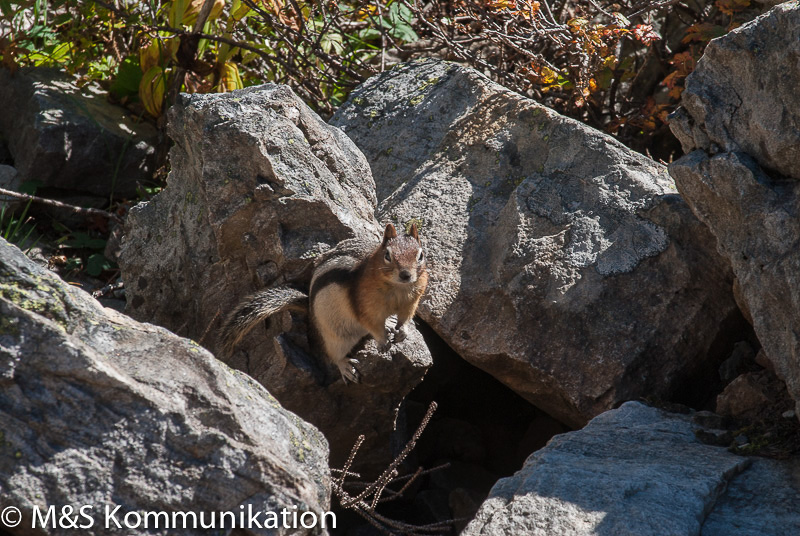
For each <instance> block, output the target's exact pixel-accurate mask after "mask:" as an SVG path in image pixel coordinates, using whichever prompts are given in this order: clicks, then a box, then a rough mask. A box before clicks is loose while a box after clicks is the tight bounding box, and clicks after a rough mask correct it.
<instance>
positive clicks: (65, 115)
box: [0, 68, 158, 197]
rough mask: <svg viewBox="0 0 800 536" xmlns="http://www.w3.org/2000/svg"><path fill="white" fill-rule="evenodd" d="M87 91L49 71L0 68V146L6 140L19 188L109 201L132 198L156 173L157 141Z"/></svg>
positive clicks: (150, 131) (152, 129)
mask: <svg viewBox="0 0 800 536" xmlns="http://www.w3.org/2000/svg"><path fill="white" fill-rule="evenodd" d="M106 99H107V97H106V95H105V92H103V91H101V90H100V89H99V88H95V87H94V86H92V85H88V86H86V87H84V88H82V89H79V88H78V87H77V85H76V84H75V81H74V80H73V79H72V78H70V77H69V76H67V75H65V74H64V73H62V72H59V71H56V70H53V69H20V70H19V71H17V72H16V73H14V74H11V73H10V72H9V71H8V70H6V69H2V68H0V102H3V103H5V105H4V106H2V107H0V140H5V143H6V144H7V145H8V149H9V152H10V153H11V156H12V158H13V161H14V167H15V168H17V171H18V172H19V181H20V182H23V183H24V182H27V181H35V182H36V183H38V185H39V187H40V188H44V189H47V188H51V190H48V191H49V192H50V195H51V196H52V195H58V194H60V193H61V191H63V190H69V191H71V192H74V193H80V194H84V195H85V194H90V195H95V196H102V197H108V196H109V195H111V194H117V195H122V196H131V195H134V194H135V193H136V184H137V182H141V183H144V184H147V182H148V181H150V180H151V179H152V173H153V171H154V167H155V160H156V149H155V145H156V143H157V139H158V133H157V132H156V129H155V127H153V126H152V125H149V124H147V123H145V122H138V123H137V122H136V121H134V120H133V119H132V118H130V117H129V116H128V114H126V113H125V110H124V109H123V108H121V107H119V106H115V105H113V104H110V103H108V102H107V100H106Z"/></svg>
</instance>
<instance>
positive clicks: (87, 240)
mask: <svg viewBox="0 0 800 536" xmlns="http://www.w3.org/2000/svg"><path fill="white" fill-rule="evenodd" d="M64 245H65V246H67V247H70V248H88V249H104V248H105V247H106V241H105V240H103V239H102V238H92V237H91V236H89V235H88V234H86V233H82V232H80V231H78V232H76V233H74V234H73V235H72V239H71V240H67V241H66V242H64Z"/></svg>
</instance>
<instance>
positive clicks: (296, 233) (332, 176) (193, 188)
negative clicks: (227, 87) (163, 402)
mask: <svg viewBox="0 0 800 536" xmlns="http://www.w3.org/2000/svg"><path fill="white" fill-rule="evenodd" d="M170 114H171V115H170V121H169V134H170V136H171V137H172V139H173V141H174V142H175V145H174V147H173V148H172V150H171V153H170V162H171V166H172V171H171V173H170V176H169V178H168V179H167V187H166V188H165V189H164V190H163V191H162V192H161V193H160V194H158V195H157V196H156V197H154V198H153V199H152V200H151V201H149V202H148V203H144V204H140V205H137V206H136V207H134V208H133V209H132V210H131V212H130V216H129V218H128V222H127V227H126V235H125V237H124V238H123V241H122V249H121V252H120V258H119V264H120V268H121V270H122V276H123V279H124V281H125V286H126V291H127V298H128V308H127V311H128V312H129V313H130V314H131V315H132V316H134V317H135V318H138V319H141V320H147V321H150V322H154V323H156V324H159V325H162V326H165V327H167V328H169V329H171V330H173V331H175V332H176V333H179V334H181V335H184V336H188V337H191V338H194V339H195V340H198V341H199V342H200V343H202V344H204V345H206V346H208V347H209V348H211V349H218V345H217V341H216V332H217V329H218V327H219V325H220V323H221V320H222V318H224V317H225V315H227V314H228V312H229V311H231V310H232V309H233V308H234V307H235V305H236V304H237V303H238V302H239V301H241V300H242V299H244V298H245V297H247V296H248V295H249V294H251V293H253V292H255V291H257V290H260V289H262V288H264V287H267V286H271V285H281V284H286V283H291V284H293V285H295V286H297V287H298V288H301V289H302V290H304V291H307V290H308V283H309V281H310V275H311V267H312V264H313V262H314V259H315V258H318V257H320V255H321V254H323V253H324V252H327V251H329V250H330V249H331V248H332V247H334V246H335V245H336V244H337V243H339V242H340V241H344V240H349V241H350V242H353V243H354V244H364V243H367V244H368V246H367V247H374V246H375V245H377V244H378V242H379V237H380V233H379V229H378V225H377V222H376V221H375V219H374V216H373V211H374V207H375V190H374V182H373V180H372V176H371V175H370V171H369V165H368V164H367V162H366V160H365V159H364V157H363V155H361V153H359V151H358V149H357V148H356V147H355V145H354V144H353V143H352V142H351V141H350V140H349V139H348V138H347V136H345V135H344V134H343V133H342V132H341V131H340V130H338V129H336V128H333V127H331V126H329V125H327V124H325V123H324V122H323V121H322V120H321V119H320V118H319V117H318V116H317V115H316V114H315V113H314V112H312V111H311V110H310V109H309V108H308V107H307V106H306V105H305V104H303V102H302V101H301V100H300V99H299V98H297V96H296V95H294V93H292V91H291V90H290V89H289V88H287V87H283V86H275V85H266V86H259V87H255V88H248V89H246V90H242V91H237V92H233V93H230V94H226V95H193V96H182V97H181V99H180V101H179V102H178V104H177V105H176V106H175V107H173V109H172V110H171V112H170ZM295 320H296V322H295V326H296V329H295V330H292V329H291V328H292V322H291V318H290V315H289V314H288V313H286V314H285V315H284V316H283V317H282V318H279V319H278V321H275V322H271V323H270V325H269V327H268V328H266V329H264V328H256V329H254V330H253V332H252V333H251V334H249V335H248V336H247V337H246V338H245V339H243V341H242V343H241V344H240V345H239V347H238V348H239V349H238V350H237V351H236V352H235V353H234V354H233V355H232V356H229V357H226V358H225V359H226V362H228V363H229V364H230V365H232V366H234V367H236V368H239V369H240V370H243V371H245V372H247V373H248V374H250V375H251V376H253V377H254V378H255V379H256V380H258V381H259V382H261V383H262V384H264V385H265V386H266V387H267V388H268V389H269V391H270V392H271V393H272V394H273V395H274V396H275V397H276V398H277V399H278V400H280V402H281V404H283V405H284V406H285V407H286V408H288V409H290V410H291V411H294V412H295V413H297V414H298V415H300V416H301V417H303V418H304V419H306V420H308V421H309V422H312V423H313V424H315V425H317V426H318V427H319V428H320V429H321V430H322V431H323V433H325V435H326V437H327V438H328V440H329V442H330V444H331V460H332V463H333V464H334V465H335V466H336V465H339V464H341V463H342V462H343V461H344V459H345V458H346V456H347V454H348V453H349V451H350V448H351V447H352V445H353V443H354V441H355V439H356V438H357V436H358V435H359V434H361V433H363V434H365V435H366V436H367V442H366V444H365V445H364V448H362V451H361V455H360V456H359V458H358V461H360V462H361V467H364V466H365V465H366V464H367V463H368V461H369V460H370V459H371V460H372V461H374V462H375V463H376V464H378V463H385V461H386V460H387V459H388V457H389V436H390V433H391V431H392V424H393V421H394V410H395V408H396V407H397V406H398V404H399V403H400V401H401V400H402V399H403V397H404V396H405V394H406V393H408V391H410V390H411V389H412V388H413V386H414V385H416V384H417V383H418V382H419V381H420V380H421V379H422V377H423V375H424V373H425V370H426V369H427V367H428V366H429V365H430V363H431V359H430V354H429V353H428V351H427V348H426V347H425V345H424V342H423V341H422V338H421V336H420V335H419V334H418V333H416V331H414V330H412V334H411V336H410V337H409V338H408V340H407V341H405V342H404V343H403V344H400V345H395V346H393V347H392V349H391V350H390V353H387V354H383V355H380V354H378V352H377V350H376V349H375V346H374V343H373V342H372V341H370V343H369V344H368V345H367V350H366V352H367V353H366V354H362V355H360V356H358V357H359V359H360V360H361V363H362V365H361V368H360V370H361V373H362V377H363V383H362V384H361V385H347V386H346V385H344V384H343V383H342V381H341V380H338V381H335V382H334V383H332V384H331V385H328V386H327V387H326V386H325V385H324V384H325V383H326V381H327V380H326V375H325V371H324V370H322V367H321V365H320V363H319V362H318V361H315V360H314V359H313V358H310V357H309V356H308V354H307V353H306V352H307V346H306V343H305V341H304V337H305V326H304V325H303V324H302V323H301V322H302V320H303V318H302V317H297V318H295ZM284 332H289V333H287V334H285V335H283V333H284ZM304 349H305V350H306V351H304ZM334 377H338V375H336V376H334Z"/></svg>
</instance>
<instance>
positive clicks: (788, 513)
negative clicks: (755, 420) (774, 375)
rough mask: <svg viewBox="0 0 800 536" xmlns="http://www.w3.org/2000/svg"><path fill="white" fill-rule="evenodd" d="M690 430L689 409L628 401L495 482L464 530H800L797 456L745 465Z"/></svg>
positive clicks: (541, 534)
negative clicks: (680, 411)
mask: <svg viewBox="0 0 800 536" xmlns="http://www.w3.org/2000/svg"><path fill="white" fill-rule="evenodd" d="M698 428H700V426H698V425H696V424H694V423H693V422H692V417H691V416H690V415H676V414H669V413H666V412H663V411H661V410H658V409H655V408H650V407H647V406H644V405H642V404H639V403H636V402H629V403H626V404H624V405H623V406H622V407H620V408H619V409H616V410H613V411H609V412H607V413H604V414H602V415H600V416H599V417H596V418H595V419H593V420H592V421H591V422H590V423H589V424H588V425H587V426H586V427H585V428H584V429H582V430H579V431H577V432H570V433H567V434H562V435H559V436H556V437H555V438H553V439H552V440H551V441H550V443H548V445H547V446H546V447H545V448H543V449H542V450H539V451H537V452H535V453H534V454H533V455H531V456H530V457H529V458H528V460H527V461H526V462H525V466H524V467H523V468H522V469H521V470H520V471H519V472H517V473H516V474H514V475H513V476H511V477H508V478H504V479H501V480H500V481H499V482H498V483H497V484H496V485H495V486H494V488H492V491H491V492H490V494H489V498H488V499H487V500H486V501H485V502H484V503H483V505H481V508H480V510H479V511H478V514H477V516H476V517H475V519H474V520H473V521H472V522H471V523H470V524H469V525H468V526H467V528H466V529H465V530H464V532H463V533H462V535H463V536H477V535H483V536H493V535H508V534H526V535H530V536H549V535H552V534H558V535H559V536H579V535H580V536H590V535H604V536H605V535H608V536H611V535H613V536H665V535H685V534H702V535H703V536H722V535H724V536H755V535H756V534H769V535H773V534H774V535H778V534H797V533H800V532H798V531H800V516H798V515H797V513H796V508H793V507H792V504H794V501H797V500H798V499H799V498H800V489H798V487H797V485H796V482H793V481H792V476H791V475H792V472H793V471H796V467H797V461H796V460H794V461H792V460H789V461H786V462H773V461H767V460H764V461H757V462H755V463H753V464H752V465H751V460H750V459H748V458H744V457H741V456H736V455H733V454H731V453H729V452H728V451H727V450H726V449H724V448H721V447H713V446H709V445H704V444H702V443H701V442H700V441H699V440H698V439H697V437H696V436H695V431H696V430H697V429H698ZM748 467H749V468H748ZM737 475H738V476H737ZM768 482H769V484H768ZM758 529H760V531H759V530H758Z"/></svg>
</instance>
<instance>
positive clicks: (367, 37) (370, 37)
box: [358, 28, 381, 41]
mask: <svg viewBox="0 0 800 536" xmlns="http://www.w3.org/2000/svg"><path fill="white" fill-rule="evenodd" d="M358 36H359V37H360V38H361V39H363V40H364V41H376V40H378V39H380V38H381V32H379V31H378V30H376V29H375V28H364V29H363V30H361V31H360V32H358Z"/></svg>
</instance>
